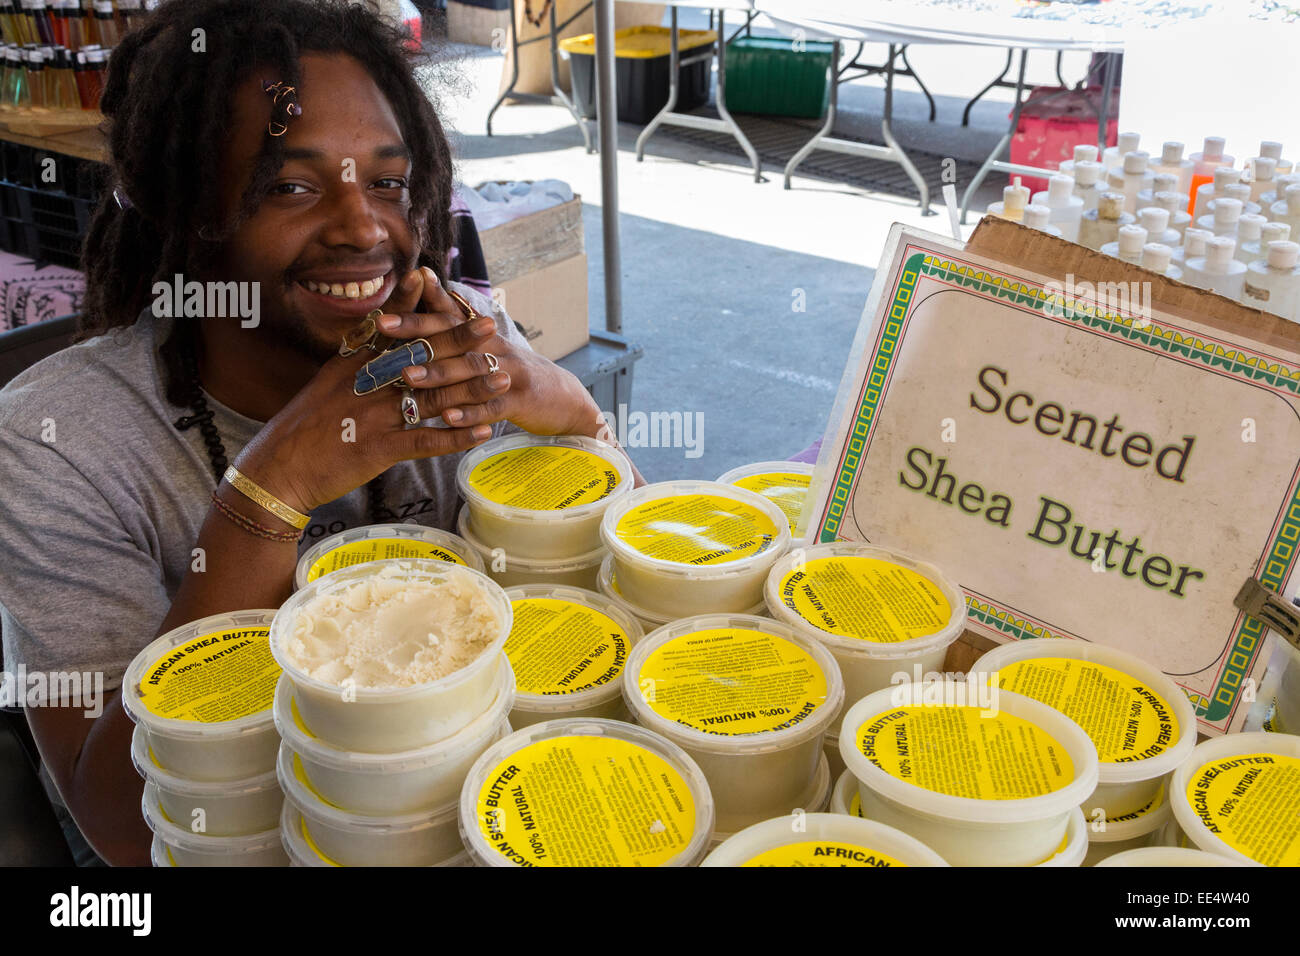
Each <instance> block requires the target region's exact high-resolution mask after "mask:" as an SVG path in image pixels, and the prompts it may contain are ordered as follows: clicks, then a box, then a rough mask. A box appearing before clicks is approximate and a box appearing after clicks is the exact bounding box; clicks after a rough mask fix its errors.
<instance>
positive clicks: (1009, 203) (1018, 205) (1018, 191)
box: [1002, 176, 1029, 212]
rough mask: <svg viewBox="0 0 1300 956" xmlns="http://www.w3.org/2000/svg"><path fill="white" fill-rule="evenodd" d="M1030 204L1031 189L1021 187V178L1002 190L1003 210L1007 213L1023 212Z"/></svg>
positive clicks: (1017, 178)
mask: <svg viewBox="0 0 1300 956" xmlns="http://www.w3.org/2000/svg"><path fill="white" fill-rule="evenodd" d="M1028 204H1029V187H1028V186H1022V185H1020V177H1019V176H1017V177H1016V178H1015V179H1014V180H1012V181H1011V185H1009V186H1005V187H1003V189H1002V208H1003V210H1004V211H1005V212H1023V211H1024V208H1025V206H1026V205H1028Z"/></svg>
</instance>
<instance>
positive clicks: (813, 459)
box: [786, 438, 822, 465]
mask: <svg viewBox="0 0 1300 956" xmlns="http://www.w3.org/2000/svg"><path fill="white" fill-rule="evenodd" d="M821 450H822V440H821V439H820V438H819V439H817V440H816V441H815V442H813V443H812V444H811V445H809V446H808V447H807V448H805V449H804V450H803V451H801V452H799V454H797V455H795V456H794V457H793V458H787V459H786V461H802V462H806V463H807V464H809V465H815V464H817V456H818V455H820V454H821Z"/></svg>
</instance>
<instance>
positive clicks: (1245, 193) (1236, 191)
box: [1205, 183, 1263, 216]
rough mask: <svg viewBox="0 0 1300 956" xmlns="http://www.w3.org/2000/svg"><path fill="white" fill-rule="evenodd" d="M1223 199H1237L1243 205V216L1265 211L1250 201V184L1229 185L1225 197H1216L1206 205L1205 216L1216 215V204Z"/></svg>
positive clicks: (1225, 190) (1224, 189) (1224, 192)
mask: <svg viewBox="0 0 1300 956" xmlns="http://www.w3.org/2000/svg"><path fill="white" fill-rule="evenodd" d="M1221 198H1222V199H1235V200H1237V202H1239V203H1241V214H1242V215H1243V216H1244V215H1246V213H1248V212H1249V213H1258V212H1262V211H1263V210H1262V209H1261V208H1260V205H1259V203H1257V202H1251V201H1250V183H1228V185H1226V186H1224V187H1223V195H1222V196H1221V197H1220V196H1215V197H1214V198H1213V199H1211V200H1210V201H1209V202H1207V203H1206V204H1205V214H1206V215H1207V216H1209V215H1212V214H1213V213H1214V204H1215V203H1216V202H1218V201H1219V200H1220V199H1221Z"/></svg>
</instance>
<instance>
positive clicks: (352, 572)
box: [271, 558, 511, 753]
mask: <svg viewBox="0 0 1300 956" xmlns="http://www.w3.org/2000/svg"><path fill="white" fill-rule="evenodd" d="M510 620H511V611H510V601H509V600H508V599H507V598H506V595H505V592H504V591H502V590H501V588H500V587H498V586H497V585H496V584H495V583H493V582H492V580H491V579H489V578H488V577H487V576H486V575H484V574H481V573H480V572H478V571H474V570H472V569H470V568H464V567H460V566H459V565H454V564H448V563H447V562H445V561H429V560H424V559H418V558H412V559H409V560H406V559H399V560H392V561H374V562H371V563H369V564H363V565H359V566H357V567H355V568H345V569H344V570H342V571H335V572H334V573H333V574H331V575H329V576H328V577H324V578H320V579H319V580H317V581H313V582H312V583H311V584H309V585H307V586H306V587H305V588H303V589H302V590H301V591H298V592H297V593H296V594H294V595H293V596H292V597H291V598H289V600H288V601H286V602H285V603H284V605H283V606H282V607H281V608H280V610H279V611H278V612H276V615H275V620H274V621H273V622H272V624H271V652H272V653H273V654H274V655H275V659H276V660H277V661H279V663H280V665H281V666H282V667H283V668H284V672H285V673H286V674H287V675H288V676H289V680H290V681H291V682H292V683H293V688H294V690H293V696H294V702H295V703H296V705H297V708H298V715H299V717H300V718H301V721H302V725H303V727H305V728H306V729H307V731H308V732H310V733H312V734H314V735H316V736H317V737H319V738H321V739H322V740H324V741H328V742H329V743H331V744H333V745H334V746H336V747H339V748H341V749H344V750H360V751H365V752H367V753H393V752H395V751H400V750H414V749H416V748H418V747H425V746H427V745H429V744H432V743H436V742H437V741H439V740H445V739H446V738H447V737H450V736H451V735H452V734H454V733H456V732H457V731H459V730H461V729H462V728H464V727H465V726H466V725H467V724H468V723H469V722H470V721H472V720H473V719H474V718H475V717H477V716H479V715H480V714H482V713H483V712H484V711H485V710H487V709H488V706H489V705H490V704H491V703H492V701H493V699H494V698H495V695H496V690H495V686H494V685H495V682H496V680H497V672H498V659H499V658H500V656H501V649H502V648H503V647H505V643H506V638H507V637H508V636H509V635H510Z"/></svg>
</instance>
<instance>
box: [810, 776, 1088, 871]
mask: <svg viewBox="0 0 1300 956" xmlns="http://www.w3.org/2000/svg"><path fill="white" fill-rule="evenodd" d="M830 812H831V813H842V814H844V815H845V816H850V817H860V818H862V819H864V820H865V819H866V815H865V814H863V812H862V797H861V796H860V795H859V794H858V778H857V777H855V776H853V774H852V773H851V772H850V771H848V770H845V771H844V772H843V773H842V774H840V776H839V779H837V780H836V781H835V789H834V791H832V793H831V801H830ZM1088 846H1089V844H1088V826H1087V824H1086V823H1085V822H1084V819H1083V811H1082V810H1080V809H1079V808H1078V807H1075V808H1074V809H1073V810H1072V811H1070V822H1069V823H1068V824H1067V825H1066V828H1065V839H1063V840H1062V841H1061V844H1060V845H1059V846H1058V847H1057V848H1056V849H1055V850H1054V851H1053V852H1052V855H1051V856H1049V857H1048V858H1047V859H1045V860H1040V861H1039V862H1038V863H1034V864H1032V865H1033V866H1063V867H1073V866H1082V865H1083V861H1084V857H1085V855H1086V854H1087V852H1088Z"/></svg>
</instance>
